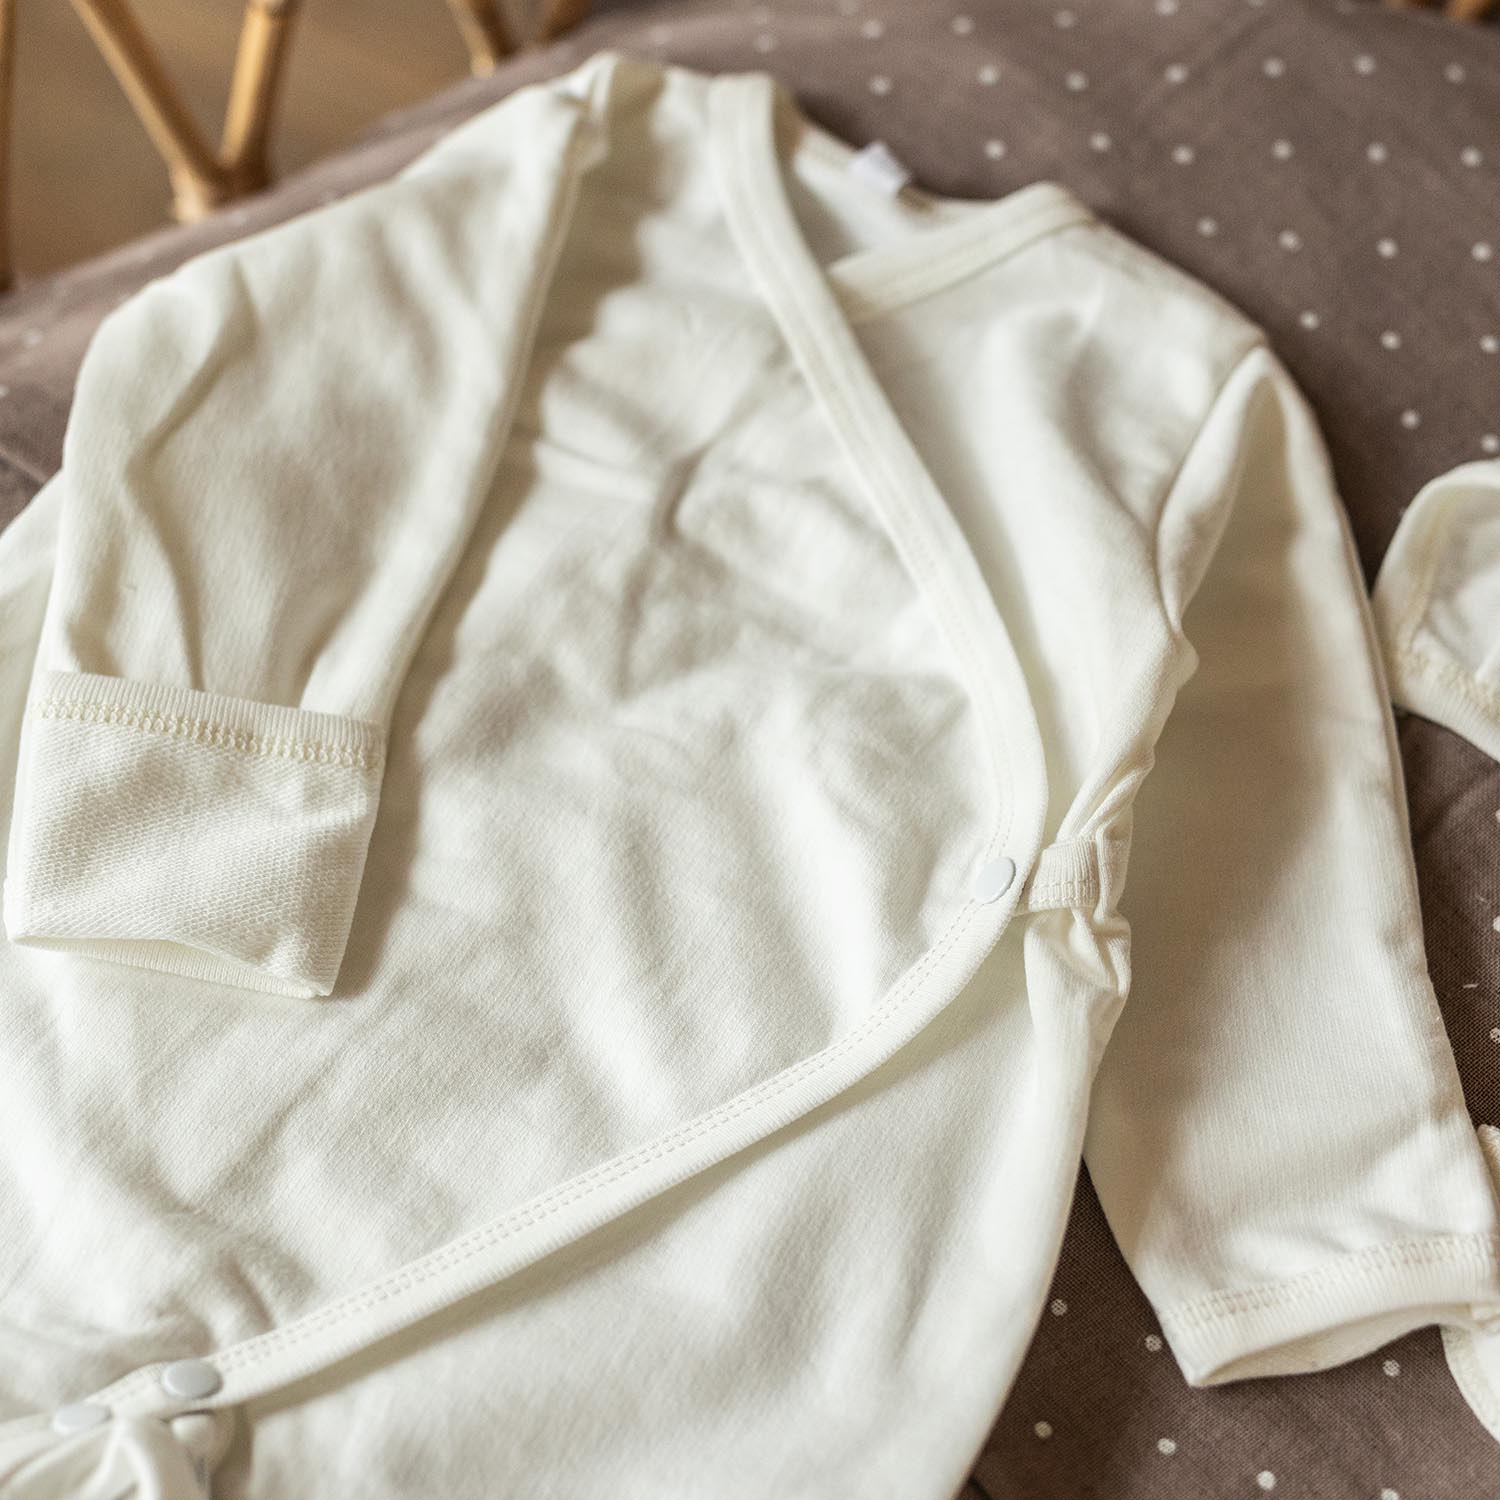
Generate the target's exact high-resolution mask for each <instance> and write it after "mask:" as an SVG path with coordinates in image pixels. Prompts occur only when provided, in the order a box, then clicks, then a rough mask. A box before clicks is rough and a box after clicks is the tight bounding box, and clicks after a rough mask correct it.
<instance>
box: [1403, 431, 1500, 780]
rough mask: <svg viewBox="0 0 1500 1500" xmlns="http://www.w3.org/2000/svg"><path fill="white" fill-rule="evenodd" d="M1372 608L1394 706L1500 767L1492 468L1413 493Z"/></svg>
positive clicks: (1497, 511)
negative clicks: (1461, 740)
mask: <svg viewBox="0 0 1500 1500" xmlns="http://www.w3.org/2000/svg"><path fill="white" fill-rule="evenodd" d="M1374 605H1375V622H1376V626H1377V628H1378V629H1379V632H1380V640H1381V646H1382V648H1383V650H1384V654H1385V665H1386V672H1387V674H1388V677H1389V680H1390V684H1391V693H1392V696H1393V697H1394V698H1395V700H1396V702H1397V703H1398V704H1400V705H1401V707H1403V708H1407V709H1410V710H1411V711H1412V712H1413V713H1418V714H1421V715H1422V717H1423V718H1424V719H1432V720H1434V721H1435V722H1436V723H1439V724H1442V725H1444V726H1445V727H1446V728H1448V729H1451V730H1453V731H1454V732H1455V733H1456V734H1461V735H1463V737H1464V738H1465V739H1466V740H1468V741H1469V742H1470V743H1471V744H1474V745H1477V746H1478V747H1479V748H1480V749H1481V750H1483V751H1484V753H1485V754H1486V755H1488V756H1490V757H1491V758H1492V759H1495V760H1500V462H1485V461H1481V462H1477V463H1468V464H1460V465H1459V466H1458V467H1457V468H1456V469H1452V470H1450V471H1449V472H1448V473H1446V474H1441V475H1439V476H1438V477H1437V478H1436V479H1433V480H1431V481H1430V482H1429V483H1427V484H1425V485H1423V486H1422V489H1421V490H1420V491H1419V492H1418V494H1417V496H1416V498H1415V499H1414V500H1413V501H1412V503H1411V505H1410V506H1408V507H1407V510H1406V513H1405V515H1403V516H1402V518H1401V524H1400V525H1399V526H1398V527H1397V528H1396V535H1395V536H1394V537H1393V538H1392V539H1391V545H1390V547H1389V549H1388V550H1387V552H1386V555H1385V560H1384V561H1383V562H1382V563H1381V565H1380V575H1379V577H1378V578H1377V579H1376V580H1375V599H1374Z"/></svg>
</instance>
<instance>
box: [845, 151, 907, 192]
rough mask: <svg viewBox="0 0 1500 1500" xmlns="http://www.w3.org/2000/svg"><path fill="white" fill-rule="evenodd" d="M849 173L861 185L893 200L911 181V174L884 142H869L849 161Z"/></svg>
mask: <svg viewBox="0 0 1500 1500" xmlns="http://www.w3.org/2000/svg"><path fill="white" fill-rule="evenodd" d="M849 171H850V172H851V173H852V174H853V175H854V176H855V177H857V178H859V180H860V181H861V182H863V183H866V184H867V185H868V186H870V187H872V188H876V189H878V190H879V191H880V192H882V193H885V194H887V195H888V196H889V197H892V198H894V197H895V196H896V194H897V193H899V192H900V191H901V189H902V188H904V187H905V186H906V184H907V183H908V182H910V181H911V172H910V171H909V170H908V169H907V168H906V167H905V166H904V165H903V164H902V163H901V162H900V161H898V160H897V159H896V156H895V154H894V153H893V152H892V150H891V148H890V147H889V146H887V145H886V143H885V142H884V141H871V142H870V144H869V145H868V146H866V147H864V148H863V149H862V150H860V151H856V152H855V153H854V155H853V156H852V157H850V159H849Z"/></svg>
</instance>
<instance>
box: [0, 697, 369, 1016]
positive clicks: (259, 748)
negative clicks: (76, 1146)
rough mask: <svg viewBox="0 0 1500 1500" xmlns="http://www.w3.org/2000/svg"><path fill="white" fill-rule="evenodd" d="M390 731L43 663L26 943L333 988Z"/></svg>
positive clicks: (29, 796) (26, 797)
mask: <svg viewBox="0 0 1500 1500" xmlns="http://www.w3.org/2000/svg"><path fill="white" fill-rule="evenodd" d="M383 745H384V736H383V734H382V732H381V729H380V727H379V726H378V725H375V724H370V723H366V722H364V721H362V720H358V719H352V718H345V717H343V716H341V715H337V714H327V713H319V712H314V711H311V710H306V709H299V708H290V707H284V706H281V705H277V704H267V703H259V702H254V701H251V700H248V699H241V698H233V697H227V696H225V695H223V694H219V693H206V692H200V691H197V690H196V689H191V688H180V687H172V686H167V685H165V684H161V683H150V682H137V681H130V680H126V679H123V678H116V677H107V676H102V675H99V674H94V673H81V672H43V673H39V674H38V676H37V679H36V681H35V682H34V683H33V686H32V693H31V696H30V699H29V702H28V704H27V711H26V716H25V719H24V721H23V724H22V731H21V746H20V762H19V767H18V771H17V778H16V797H15V806H14V810H13V813H12V820H11V830H10V842H9V855H8V861H7V868H6V874H5V891H4V916H5V928H6V932H7V933H8V935H9V936H10V938H11V940H12V941H13V942H17V943H25V944H29V945H33V946H38V947H47V948H57V949H64V950H67V951H70V952H76V953H80V954H86V955H88V956H90V957H94V958H103V959H109V960H111V961H114V962H117V963H126V964H134V965H139V966H143V967H146V968H151V969H159V970H164V971H168V972H172V973H178V974H184V975H189V976H191V977H193V978H197V979H204V980H209V981H212V982H215V983H219V984H230V985H237V986H240V987H243V988H249V989H256V990H264V991H269V992H271V993H274V994H282V995H296V996H303V997H308V996H313V995H326V994H328V993H329V992H330V991H331V990H332V988H333V985H334V981H335V979H336V977H337V975H338V969H339V965H340V963H341V961H342V958H343V952H344V948H345V945H346V943H347V940H348V934H349V927H350V924H351V922H352V919H353V914H354V906H355V902H356V899H357V896H358V892H359V885H360V879H361V876H362V874H363V870H364V862H365V853H366V850H367V848H368V844H369V837H370V831H371V828H372V826H373V824H374V819H375V810H376V805H377V801H378V797H379V788H380V778H381V770H382V760H383Z"/></svg>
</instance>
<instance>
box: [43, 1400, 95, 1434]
mask: <svg viewBox="0 0 1500 1500" xmlns="http://www.w3.org/2000/svg"><path fill="white" fill-rule="evenodd" d="M107 1421H109V1408H108V1407H107V1406H100V1405H98V1404H97V1403H96V1402H93V1401H74V1402H72V1403H71V1404H70V1405H68V1406H59V1407H58V1408H57V1410H56V1411H55V1412H53V1413H52V1430H53V1432H87V1431H88V1430H89V1428H90V1427H100V1426H102V1425H103V1424H104V1423H105V1422H107Z"/></svg>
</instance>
